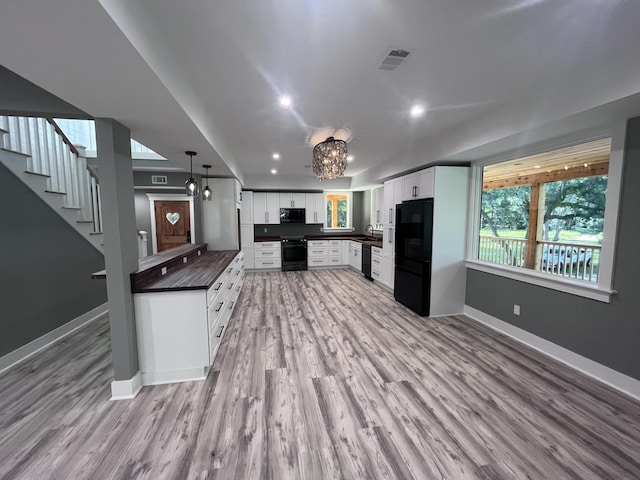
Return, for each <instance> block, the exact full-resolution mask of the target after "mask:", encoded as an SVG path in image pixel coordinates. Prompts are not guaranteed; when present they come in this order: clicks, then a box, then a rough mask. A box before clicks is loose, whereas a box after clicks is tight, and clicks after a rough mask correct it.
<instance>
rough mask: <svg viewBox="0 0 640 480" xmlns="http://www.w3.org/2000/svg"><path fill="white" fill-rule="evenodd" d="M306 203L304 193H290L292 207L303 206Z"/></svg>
mask: <svg viewBox="0 0 640 480" xmlns="http://www.w3.org/2000/svg"><path fill="white" fill-rule="evenodd" d="M306 203H307V202H306V196H305V194H304V193H294V194H292V195H291V207H292V208H305V207H306Z"/></svg>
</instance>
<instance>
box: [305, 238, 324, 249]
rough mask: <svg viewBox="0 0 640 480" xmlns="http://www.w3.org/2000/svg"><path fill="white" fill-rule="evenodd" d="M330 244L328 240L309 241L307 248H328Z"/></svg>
mask: <svg viewBox="0 0 640 480" xmlns="http://www.w3.org/2000/svg"><path fill="white" fill-rule="evenodd" d="M328 246H329V242H328V241H327V240H307V248H308V249H309V248H311V247H325V248H326V247H328Z"/></svg>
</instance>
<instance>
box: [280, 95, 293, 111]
mask: <svg viewBox="0 0 640 480" xmlns="http://www.w3.org/2000/svg"><path fill="white" fill-rule="evenodd" d="M278 103H279V104H280V106H281V107H282V108H289V107H291V105H293V100H291V97H290V96H289V95H280V97H279V98H278Z"/></svg>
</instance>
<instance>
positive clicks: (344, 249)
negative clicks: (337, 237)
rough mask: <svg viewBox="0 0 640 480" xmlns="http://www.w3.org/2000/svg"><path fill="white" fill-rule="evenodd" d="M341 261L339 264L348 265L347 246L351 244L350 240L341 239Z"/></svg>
mask: <svg viewBox="0 0 640 480" xmlns="http://www.w3.org/2000/svg"><path fill="white" fill-rule="evenodd" d="M341 243H342V262H340V263H341V265H349V252H350V249H349V246H350V245H351V240H342V242H341Z"/></svg>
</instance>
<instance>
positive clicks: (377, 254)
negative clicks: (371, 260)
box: [371, 247, 382, 257]
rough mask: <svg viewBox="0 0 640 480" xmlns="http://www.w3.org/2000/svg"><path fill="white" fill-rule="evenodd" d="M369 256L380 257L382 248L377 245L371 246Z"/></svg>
mask: <svg viewBox="0 0 640 480" xmlns="http://www.w3.org/2000/svg"><path fill="white" fill-rule="evenodd" d="M371 257H382V249H381V248H378V247H371Z"/></svg>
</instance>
